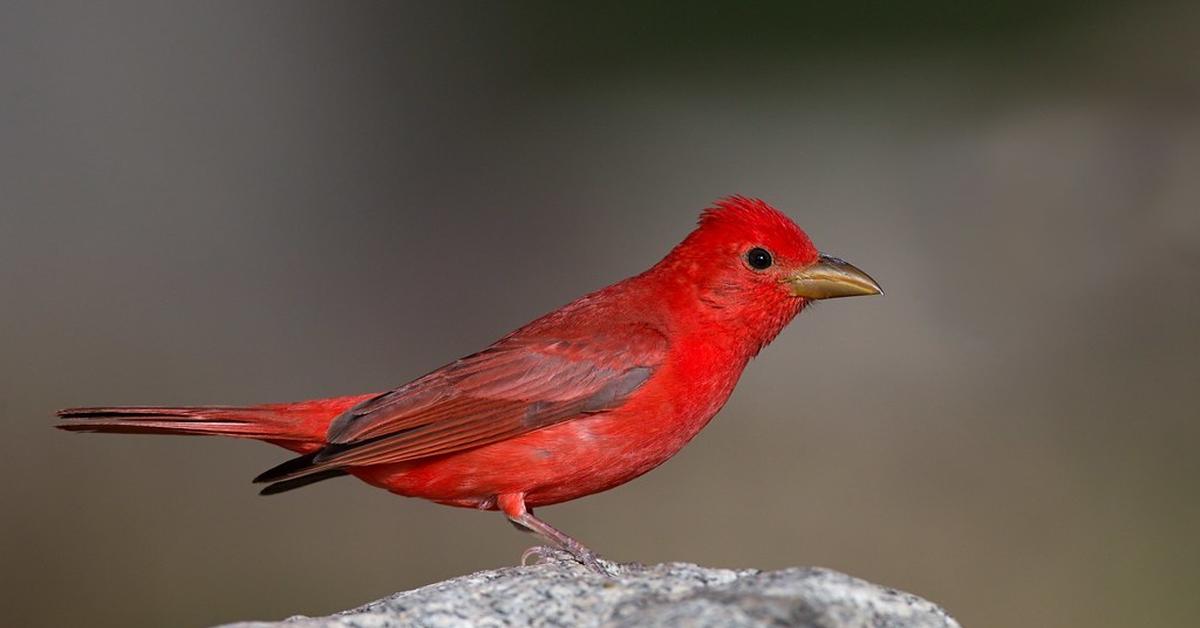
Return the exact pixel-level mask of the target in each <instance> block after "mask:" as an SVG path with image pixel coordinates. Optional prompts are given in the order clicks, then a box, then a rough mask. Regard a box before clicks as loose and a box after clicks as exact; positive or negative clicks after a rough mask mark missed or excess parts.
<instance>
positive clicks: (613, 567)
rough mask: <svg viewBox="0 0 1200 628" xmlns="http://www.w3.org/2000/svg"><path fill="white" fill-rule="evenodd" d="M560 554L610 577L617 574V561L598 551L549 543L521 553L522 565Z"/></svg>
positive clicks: (545, 560) (545, 559)
mask: <svg viewBox="0 0 1200 628" xmlns="http://www.w3.org/2000/svg"><path fill="white" fill-rule="evenodd" d="M558 554H565V555H567V556H570V557H571V558H572V559H573V560H574V561H575V562H577V563H579V564H580V565H583V566H584V568H586V569H587V570H588V571H591V572H593V573H597V574H600V575H602V576H607V577H610V578H611V577H613V576H615V575H616V574H617V570H618V565H617V563H613V562H610V561H608V560H605V559H603V558H601V557H600V555H599V554H597V553H596V552H593V551H592V550H590V549H586V548H583V549H580V550H577V551H572V550H569V549H558V548H555V547H550V546H548V545H535V546H533V547H531V548H529V549H527V550H525V551H524V552H522V553H521V566H522V567H528V566H530V565H536V564H538V563H539V562H548V561H549V560H550V559H551V558H552V557H553V556H555V555H558ZM530 559H533V562H532V563H531V562H530Z"/></svg>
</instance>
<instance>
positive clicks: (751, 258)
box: [746, 247, 771, 270]
mask: <svg viewBox="0 0 1200 628" xmlns="http://www.w3.org/2000/svg"><path fill="white" fill-rule="evenodd" d="M746 263H747V264H749V265H750V268H753V269H754V270H766V269H768V268H770V267H771V254H770V253H768V252H767V250H766V249H764V248H760V247H754V248H752V249H750V252H749V253H746Z"/></svg>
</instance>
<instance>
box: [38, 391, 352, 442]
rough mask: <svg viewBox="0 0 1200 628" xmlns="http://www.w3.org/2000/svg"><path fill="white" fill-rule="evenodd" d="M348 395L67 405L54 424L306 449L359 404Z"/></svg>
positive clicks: (75, 428) (322, 439) (76, 429)
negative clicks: (253, 402)
mask: <svg viewBox="0 0 1200 628" xmlns="http://www.w3.org/2000/svg"><path fill="white" fill-rule="evenodd" d="M373 396H375V395H374V394H369V395H353V396H350V397H333V398H329V399H316V400H312V401H301V402H297V403H277V404H266V405H260V406H244V407H232V406H192V407H175V408H172V407H154V406H131V407H118V408H68V409H66V410H59V411H58V416H59V418H60V419H62V420H61V421H60V422H59V423H58V425H56V426H55V427H57V428H59V429H62V430H68V431H72V432H110V433H119V434H191V435H207V436H232V437H235V438H253V439H257V440H262V441H267V442H269V443H273V444H276V445H279V446H281V447H286V448H288V449H291V450H292V451H297V452H300V453H308V452H312V451H315V450H316V449H319V448H320V447H322V446H323V445H324V444H325V432H326V430H327V429H328V428H329V423H330V422H331V421H332V420H333V419H334V418H335V417H337V416H338V415H340V414H341V413H343V412H345V411H346V410H348V409H350V408H351V407H353V406H354V405H356V404H358V403H359V402H361V401H363V400H366V399H370V398H371V397H373Z"/></svg>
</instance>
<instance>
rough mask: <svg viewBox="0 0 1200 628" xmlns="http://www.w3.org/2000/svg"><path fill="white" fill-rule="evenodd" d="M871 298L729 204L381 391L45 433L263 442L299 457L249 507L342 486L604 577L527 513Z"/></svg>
mask: <svg viewBox="0 0 1200 628" xmlns="http://www.w3.org/2000/svg"><path fill="white" fill-rule="evenodd" d="M880 293H881V290H880V288H879V285H878V284H877V283H876V282H875V281H874V280H872V279H871V278H870V277H869V276H868V275H867V274H866V273H864V272H862V271H861V270H859V269H857V268H855V267H854V266H852V265H850V264H848V263H846V262H843V261H841V260H839V259H836V258H833V257H827V256H825V255H822V254H820V253H819V252H818V251H817V249H816V247H814V246H813V244H812V242H811V241H810V240H809V238H808V236H807V235H806V234H805V233H804V231H802V230H801V229H800V228H799V227H797V226H796V225H795V223H793V222H792V221H791V220H790V219H788V217H787V216H785V215H784V214H782V213H780V212H779V211H777V210H775V209H773V208H772V207H770V206H769V205H767V204H766V203H764V202H763V201H760V200H756V199H748V198H743V197H736V196H735V197H731V198H728V199H724V200H722V201H720V202H718V203H716V204H715V206H713V207H711V208H710V209H708V210H706V211H704V213H703V214H702V215H701V216H700V220H699V224H698V226H697V228H696V229H695V230H693V231H692V232H691V233H690V234H689V235H688V236H687V238H685V239H684V241H683V242H682V243H680V244H679V245H678V246H676V247H675V248H674V249H672V250H671V252H670V253H668V254H667V256H666V257H665V258H663V260H662V261H660V262H659V263H657V264H655V265H654V266H653V267H652V268H650V269H649V270H647V271H645V272H643V273H641V274H640V275H637V276H635V277H631V278H629V279H626V280H624V281H621V282H618V283H615V284H613V285H611V286H608V287H607V288H604V289H602V290H599V291H596V292H593V293H591V294H589V295H586V296H584V297H582V298H580V299H578V300H576V301H574V302H572V303H570V304H568V305H565V306H563V307H562V308H560V309H558V310H555V311H553V312H551V313H549V314H546V315H545V316H542V317H541V318H539V319H537V320H535V321H533V322H531V323H529V324H527V325H525V326H524V327H521V328H520V329H518V330H516V331H514V332H512V333H510V334H508V335H507V336H504V337H503V338H501V339H500V340H498V341H496V343H495V344H493V345H491V346H490V347H488V348H486V349H484V350H483V351H480V352H478V353H475V354H473V355H469V356H467V357H465V358H461V359H459V360H456V361H454V362H451V363H450V364H447V365H446V366H443V367H441V368H439V369H437V370H435V371H433V372H431V373H429V374H428V375H425V376H423V377H420V378H418V379H416V380H413V381H411V382H409V383H407V384H404V385H402V386H400V387H398V388H395V389H393V390H389V391H387V392H383V393H370V394H363V395H352V396H347V397H334V398H329V399H318V400H314V401H300V402H295V403H278V404H266V405H257V406H244V407H228V406H202V407H142V406H137V407H108V408H72V409H68V410H62V411H60V412H59V413H58V415H59V416H60V417H61V418H62V419H63V420H62V421H61V422H60V423H59V424H58V426H57V427H60V428H62V429H65V430H73V431H84V432H125V433H153V434H203V435H219V436H234V437H239V438H254V439H258V440H262V441H266V442H268V443H272V444H275V445H279V446H281V447H286V448H287V449H290V450H292V451H295V452H297V453H299V454H300V455H299V456H298V457H296V458H292V459H291V460H288V461H287V462H284V463H283V464H280V465H279V466H276V467H274V468H272V469H270V470H268V471H267V472H265V473H263V474H262V475H260V476H258V477H257V478H256V479H255V481H256V482H267V483H269V484H268V485H267V487H266V488H265V489H263V491H262V492H263V494H273V493H279V492H282V491H286V490H289V489H293V488H297V487H300V486H304V485H306V484H310V483H312V482H317V481H320V480H324V479H327V478H331V477H336V476H340V475H347V474H348V475H353V476H355V477H358V478H359V479H361V480H363V481H365V482H367V483H369V484H372V485H374V486H378V487H380V488H384V489H387V490H389V491H391V492H393V493H398V494H400V495H405V496H409V497H421V498H424V499H428V500H432V501H435V502H439V503H442V504H449V505H451V506H462V507H468V508H477V509H480V510H501V511H503V512H504V514H505V515H506V516H507V517H508V519H509V520H510V521H512V523H513V524H515V525H516V526H517V527H519V528H521V529H525V530H527V531H531V532H534V533H536V534H538V535H540V536H542V537H543V538H545V539H546V540H547V541H549V542H550V543H551V544H552V545H553V546H555V547H557V548H560V549H563V550H566V551H568V552H570V553H571V554H572V555H574V556H575V557H576V558H577V559H578V560H579V561H580V562H581V563H583V564H585V565H587V566H588V567H590V568H592V569H597V570H600V571H603V570H604V567H603V565H601V564H600V562H599V561H598V559H597V558H598V557H597V555H596V554H595V553H594V552H592V551H591V550H589V549H587V548H586V547H584V545H583V544H581V543H580V542H578V541H576V540H575V539H573V538H571V537H570V536H567V535H566V534H564V533H563V532H561V531H559V530H557V529H555V528H553V527H552V526H550V524H548V523H546V522H544V521H542V520H541V519H539V518H537V517H534V515H533V508H534V507H535V506H543V505H547V504H555V503H559V502H563V501H567V500H571V499H575V498H577V497H583V496H584V495H590V494H592V493H596V492H599V491H603V490H606V489H609V488H612V487H614V486H617V485H619V484H622V483H624V482H628V481H629V480H631V479H633V478H635V477H637V476H639V475H641V474H643V473H645V472H647V471H649V470H650V469H653V468H654V467H656V466H658V465H660V464H662V463H663V462H664V461H666V460H667V459H668V458H670V457H671V456H673V455H675V453H676V452H678V451H679V450H680V449H681V448H682V447H683V446H684V445H685V444H686V443H687V442H688V441H689V440H691V439H692V437H693V436H695V435H696V433H697V432H699V431H700V429H701V428H703V427H704V426H705V424H707V423H708V421H709V420H710V419H711V418H712V417H713V415H715V414H716V413H717V411H718V410H720V409H721V406H722V405H724V403H725V401H726V399H728V398H729V394H730V393H731V392H732V391H733V387H734V385H735V384H736V383H737V381H738V377H739V376H740V375H741V373H742V369H744V368H745V366H746V364H747V363H748V362H749V361H750V359H751V358H752V357H754V356H755V355H756V354H757V353H758V352H759V350H761V349H762V348H763V347H764V346H765V345H766V344H767V343H769V342H771V340H773V339H774V338H775V336H776V335H778V334H779V332H780V331H781V330H782V329H783V328H784V326H785V325H787V324H788V322H789V321H791V320H792V318H793V317H795V316H796V314H798V313H799V312H800V311H801V310H803V309H804V307H805V305H807V304H808V303H809V302H810V301H813V300H816V299H827V298H834V297H846V296H856V295H871V294H880ZM531 551H538V550H537V548H535V550H531Z"/></svg>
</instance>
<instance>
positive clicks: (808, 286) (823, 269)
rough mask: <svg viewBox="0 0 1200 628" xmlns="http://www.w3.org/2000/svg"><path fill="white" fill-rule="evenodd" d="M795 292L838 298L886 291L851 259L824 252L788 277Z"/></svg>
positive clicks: (789, 285) (808, 297) (821, 297)
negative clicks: (843, 259) (839, 257)
mask: <svg viewBox="0 0 1200 628" xmlns="http://www.w3.org/2000/svg"><path fill="white" fill-rule="evenodd" d="M784 282H785V283H787V284H788V288H789V289H790V290H791V292H792V295H794V296H797V297H804V298H806V299H836V298H837V297H860V296H868V295H872V294H883V288H880V287H879V284H878V283H876V282H875V280H874V279H871V276H870V275H868V274H867V273H864V272H863V271H861V270H859V269H858V268H856V267H855V266H854V264H851V263H849V262H843V261H842V260H840V259H838V258H836V257H830V256H828V255H822V256H820V257H819V258H817V261H816V263H814V264H811V265H809V266H806V267H804V268H801V269H800V270H798V271H796V272H795V273H793V274H792V275H790V276H789V277H788V278H787V279H785V280H784Z"/></svg>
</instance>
